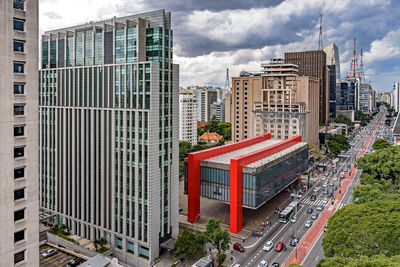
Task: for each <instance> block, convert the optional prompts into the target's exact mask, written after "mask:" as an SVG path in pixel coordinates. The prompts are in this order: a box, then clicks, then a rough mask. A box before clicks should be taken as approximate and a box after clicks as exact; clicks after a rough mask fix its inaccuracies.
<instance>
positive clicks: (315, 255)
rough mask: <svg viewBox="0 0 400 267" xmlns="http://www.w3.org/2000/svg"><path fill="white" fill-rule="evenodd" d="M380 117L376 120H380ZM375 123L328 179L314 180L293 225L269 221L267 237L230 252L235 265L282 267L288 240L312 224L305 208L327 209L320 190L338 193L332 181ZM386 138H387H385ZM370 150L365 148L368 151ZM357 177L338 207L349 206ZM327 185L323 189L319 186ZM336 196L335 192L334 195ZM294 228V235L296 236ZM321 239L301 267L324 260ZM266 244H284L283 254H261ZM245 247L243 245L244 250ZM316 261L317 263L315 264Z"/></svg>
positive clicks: (336, 183) (355, 141) (352, 158)
mask: <svg viewBox="0 0 400 267" xmlns="http://www.w3.org/2000/svg"><path fill="white" fill-rule="evenodd" d="M380 115H381V114H378V115H377V116H376V118H377V117H380ZM377 121H378V120H374V121H372V122H371V123H370V125H368V126H367V127H365V128H364V129H362V130H358V131H357V132H356V134H355V136H354V139H353V140H352V141H351V143H350V144H351V149H350V150H349V151H347V152H345V153H343V154H342V156H343V157H342V159H341V160H340V161H339V162H338V163H337V165H336V166H337V168H338V169H337V172H336V173H335V174H333V173H332V170H329V176H328V177H327V179H326V180H325V181H322V179H321V178H319V179H318V181H317V182H316V183H314V186H313V188H311V189H310V190H308V192H307V193H306V194H305V195H304V196H303V197H302V198H301V199H300V208H299V211H298V213H297V222H296V225H295V223H291V222H288V223H286V224H283V223H279V222H277V220H278V215H276V218H273V219H272V227H273V229H272V230H273V231H270V233H269V234H266V235H265V236H263V237H261V238H260V240H259V241H258V242H257V243H256V244H255V245H254V246H252V247H250V248H247V249H246V251H245V252H244V253H239V252H237V251H234V252H232V255H233V256H234V257H235V263H239V264H240V266H242V267H250V266H258V264H259V263H260V262H261V261H262V260H266V261H267V263H268V265H270V264H271V263H273V262H277V263H279V264H280V265H282V264H283V263H284V262H285V261H286V260H287V258H288V257H289V255H290V253H291V252H292V251H293V250H294V249H295V247H292V246H290V245H289V242H290V240H291V236H293V235H294V236H297V237H298V238H299V239H301V238H303V236H304V235H305V234H306V233H307V231H308V230H309V229H310V228H306V227H305V226H304V224H305V222H306V221H307V220H310V221H311V222H313V221H314V220H312V219H311V215H312V214H307V213H306V211H307V209H308V208H309V207H311V208H312V209H313V214H314V213H318V214H320V213H321V212H318V211H317V209H316V208H317V206H318V205H321V204H322V203H323V201H324V200H328V203H327V204H325V205H324V206H327V205H330V201H329V198H327V197H326V195H325V194H324V193H323V191H324V189H325V188H326V189H328V191H331V190H335V189H338V188H339V187H340V184H341V180H340V179H336V181H334V180H333V177H339V175H340V173H341V172H342V171H343V170H344V169H346V168H347V169H350V168H349V167H348V166H349V165H351V164H352V163H354V162H355V160H356V156H357V154H358V153H359V152H360V151H361V150H362V147H363V145H364V143H365V141H366V140H367V138H368V137H369V135H370V133H371V131H372V129H373V128H374V126H375V125H376V123H377ZM385 133H388V132H387V129H384V128H382V129H380V128H378V130H377V131H376V132H375V136H384V135H385ZM386 135H387V134H386ZM374 139H375V137H374V138H373V139H372V140H371V143H370V145H372V143H373V141H374ZM369 150H370V148H367V151H369ZM360 175H361V171H357V173H356V176H355V178H354V180H353V181H352V182H351V184H350V186H349V188H348V190H347V191H346V193H345V195H344V197H343V199H342V201H341V202H342V203H341V206H343V205H346V204H349V203H351V201H352V191H353V189H354V187H355V186H356V185H357V184H358V183H359V178H360ZM331 182H333V184H334V185H333V186H330V185H329V183H331ZM324 183H327V185H325V186H324V185H323V184H324ZM316 187H318V188H319V190H318V192H314V191H313V190H314V189H315V188H316ZM335 193H337V190H336V192H335ZM312 194H315V195H316V197H317V199H316V200H315V201H311V200H310V196H311V195H312ZM296 227H297V234H296V233H295V232H296ZM322 238H323V234H321V236H320V237H319V238H318V240H317V242H316V243H315V244H314V246H313V248H312V249H311V251H310V253H309V255H308V256H307V257H306V258H305V260H304V266H307V267H309V266H310V267H311V266H316V264H317V263H318V261H319V260H320V259H322V258H324V252H323V249H322ZM267 241H272V242H273V244H274V246H275V245H276V244H277V243H278V242H279V241H283V242H284V243H285V244H286V247H287V249H286V251H281V252H276V251H275V250H271V251H269V252H266V251H263V250H262V249H263V246H264V244H265V243H266V242H267ZM246 245H247V244H245V246H246ZM316 259H318V260H316Z"/></svg>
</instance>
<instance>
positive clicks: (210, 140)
mask: <svg viewBox="0 0 400 267" xmlns="http://www.w3.org/2000/svg"><path fill="white" fill-rule="evenodd" d="M222 138H224V137H223V136H222V135H220V134H218V133H210V132H206V133H203V134H202V135H201V136H200V137H199V141H203V142H205V143H207V144H216V143H218V141H219V140H221V139H222Z"/></svg>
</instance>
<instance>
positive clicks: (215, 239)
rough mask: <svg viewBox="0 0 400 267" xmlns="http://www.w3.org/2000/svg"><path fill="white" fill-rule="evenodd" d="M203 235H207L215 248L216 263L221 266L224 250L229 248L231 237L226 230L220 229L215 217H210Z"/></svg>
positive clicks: (223, 259)
mask: <svg viewBox="0 0 400 267" xmlns="http://www.w3.org/2000/svg"><path fill="white" fill-rule="evenodd" d="M204 235H205V236H206V237H207V240H208V242H210V243H211V244H212V245H213V246H214V248H216V249H217V251H218V252H217V263H218V266H222V264H223V263H224V261H225V258H226V254H225V252H226V251H227V250H228V249H229V246H230V244H231V238H230V235H229V232H228V231H227V230H222V228H221V226H220V224H219V221H218V220H216V219H210V220H209V221H208V223H207V226H206V231H205V232H204Z"/></svg>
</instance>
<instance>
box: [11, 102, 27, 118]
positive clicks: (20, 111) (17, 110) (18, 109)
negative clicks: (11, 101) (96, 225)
mask: <svg viewBox="0 0 400 267" xmlns="http://www.w3.org/2000/svg"><path fill="white" fill-rule="evenodd" d="M24 108H25V107H24V105H21V104H16V105H14V116H18V115H24Z"/></svg>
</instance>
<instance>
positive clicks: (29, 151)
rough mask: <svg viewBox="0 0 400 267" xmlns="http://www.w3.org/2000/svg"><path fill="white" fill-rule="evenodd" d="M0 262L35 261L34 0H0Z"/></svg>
mask: <svg viewBox="0 0 400 267" xmlns="http://www.w3.org/2000/svg"><path fill="white" fill-rule="evenodd" d="M0 25H1V28H0V40H1V42H0V70H1V76H0V147H1V149H0V162H1V164H0V188H1V193H0V215H1V216H0V237H1V242H0V266H39V214H38V212H39V208H38V195H39V193H38V188H39V186H38V181H39V179H38V172H39V171H38V93H37V92H38V90H37V87H38V73H37V71H38V34H39V33H38V0H30V1H23V0H2V1H0Z"/></svg>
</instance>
